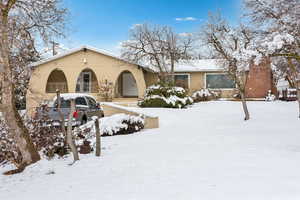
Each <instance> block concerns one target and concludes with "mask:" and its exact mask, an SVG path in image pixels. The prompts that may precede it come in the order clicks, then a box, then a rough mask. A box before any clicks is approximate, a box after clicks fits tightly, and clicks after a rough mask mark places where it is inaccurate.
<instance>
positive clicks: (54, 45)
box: [50, 41, 59, 56]
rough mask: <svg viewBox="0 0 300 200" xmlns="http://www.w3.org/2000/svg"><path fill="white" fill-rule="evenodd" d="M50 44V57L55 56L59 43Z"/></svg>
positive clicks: (52, 42)
mask: <svg viewBox="0 0 300 200" xmlns="http://www.w3.org/2000/svg"><path fill="white" fill-rule="evenodd" d="M50 43H51V44H52V55H53V56H55V55H56V54H57V52H56V47H58V45H59V43H57V42H54V41H51V42H50Z"/></svg>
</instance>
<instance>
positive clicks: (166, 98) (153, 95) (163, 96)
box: [138, 85, 193, 108]
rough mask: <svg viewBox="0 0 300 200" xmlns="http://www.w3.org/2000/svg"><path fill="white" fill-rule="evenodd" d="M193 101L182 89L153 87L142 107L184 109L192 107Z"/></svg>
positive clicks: (142, 102) (146, 95) (141, 103)
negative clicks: (188, 106)
mask: <svg viewBox="0 0 300 200" xmlns="http://www.w3.org/2000/svg"><path fill="white" fill-rule="evenodd" d="M192 103H193V99H192V98H191V97H189V96H188V95H187V92H186V90H185V89H183V88H181V87H171V86H161V85H152V86H150V87H148V88H147V90H146V94H145V96H144V99H143V100H141V101H139V103H138V105H139V106H140V107H163V108H184V107H186V106H187V105H191V104H192Z"/></svg>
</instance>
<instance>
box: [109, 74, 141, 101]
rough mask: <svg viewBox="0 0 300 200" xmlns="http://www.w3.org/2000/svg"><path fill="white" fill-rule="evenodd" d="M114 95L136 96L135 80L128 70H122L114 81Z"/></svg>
mask: <svg viewBox="0 0 300 200" xmlns="http://www.w3.org/2000/svg"><path fill="white" fill-rule="evenodd" d="M115 95H116V97H137V96H138V87H137V82H136V80H135V78H134V76H133V74H132V73H131V72H130V71H123V72H122V73H121V74H120V75H119V77H118V79H117V82H116V86H115Z"/></svg>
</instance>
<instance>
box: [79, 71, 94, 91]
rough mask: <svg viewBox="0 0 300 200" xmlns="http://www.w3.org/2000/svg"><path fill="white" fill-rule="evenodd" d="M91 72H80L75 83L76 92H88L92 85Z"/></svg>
mask: <svg viewBox="0 0 300 200" xmlns="http://www.w3.org/2000/svg"><path fill="white" fill-rule="evenodd" d="M91 83H92V74H91V72H81V73H80V75H79V77H78V80H77V84H76V92H82V93H90V92H91V86H92V84H91Z"/></svg>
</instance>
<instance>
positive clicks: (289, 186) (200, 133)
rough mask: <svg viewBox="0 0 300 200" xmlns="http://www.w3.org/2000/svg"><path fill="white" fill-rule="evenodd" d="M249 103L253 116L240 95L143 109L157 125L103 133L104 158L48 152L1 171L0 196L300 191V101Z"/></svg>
mask: <svg viewBox="0 0 300 200" xmlns="http://www.w3.org/2000/svg"><path fill="white" fill-rule="evenodd" d="M137 109H139V108H137ZM249 109H250V112H251V115H252V116H251V117H252V119H251V120H250V121H248V122H244V121H243V120H242V116H243V113H242V110H241V105H240V103H239V102H205V103H200V104H196V105H194V106H193V107H191V108H188V109H182V110H175V109H143V112H146V113H149V114H152V115H153V114H155V115H158V116H159V117H160V126H161V127H160V128H159V129H153V130H144V131H142V132H141V133H136V134H133V135H125V136H114V137H105V138H103V139H102V145H103V150H102V154H103V156H102V157H101V158H96V157H94V155H86V156H83V155H81V160H80V161H79V162H78V163H76V164H75V165H73V166H68V163H70V158H69V159H66V160H63V159H58V160H54V161H46V160H43V161H40V162H39V163H37V164H35V165H33V166H30V167H28V168H27V169H26V171H25V172H24V173H22V174H18V175H14V176H3V175H0V199H3V200H4V199H5V200H19V199H23V200H27V199H28V200H29V199H30V200H34V199H37V200H41V199H43V200H54V199H58V200H60V199H62V200H67V199H72V200H77V199H86V200H94V199H95V200H96V199H102V200H106V199H116V200H118V199H124V200H127V199H137V200H142V199H162V200H168V199H172V200H174V199H183V200H190V199H204V200H211V199H221V200H224V199H228V200H235V199H236V200H245V199H254V200H259V199H262V200H268V199H272V200H275V199H280V200H290V199H300V119H298V118H297V104H296V103H295V102H291V103H286V102H249ZM6 169H7V167H6ZM6 169H4V168H0V172H3V171H4V170H6ZM50 172H51V173H50Z"/></svg>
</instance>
